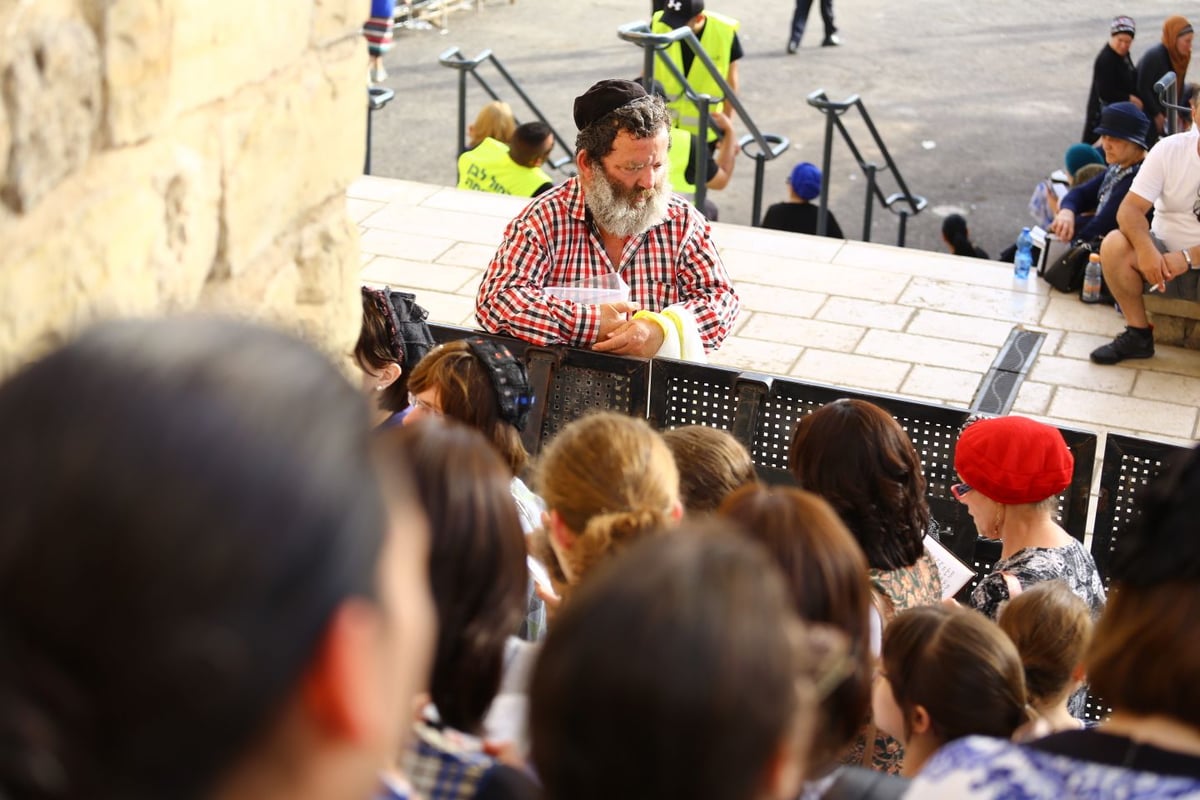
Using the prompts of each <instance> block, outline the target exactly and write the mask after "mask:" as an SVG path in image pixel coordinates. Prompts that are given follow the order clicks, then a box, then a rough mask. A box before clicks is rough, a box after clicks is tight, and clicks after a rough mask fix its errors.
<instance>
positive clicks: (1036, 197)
mask: <svg viewBox="0 0 1200 800" xmlns="http://www.w3.org/2000/svg"><path fill="white" fill-rule="evenodd" d="M1093 164H1094V165H1097V166H1100V167H1101V168H1103V164H1104V155H1103V154H1102V153H1101V152H1100V150H1099V149H1098V148H1096V147H1092V146H1091V145H1090V144H1080V143H1079V142H1076V143H1075V144H1073V145H1071V146H1070V147H1068V148H1067V152H1066V153H1065V154H1064V156H1063V165H1064V167H1065V169H1056V170H1054V172H1052V173H1050V176H1049V177H1048V178H1046V180H1044V181H1042V182H1041V183H1039V184H1038V185H1037V186H1035V187H1033V194H1032V195H1031V196H1030V198H1029V214H1030V215H1031V216H1032V217H1033V221H1034V222H1035V223H1036V224H1037V226H1038V227H1039V228H1043V229H1044V228H1049V227H1050V223H1052V222H1054V215H1055V214H1057V213H1058V204H1059V203H1061V202H1062V199H1063V198H1064V197H1066V196H1067V192H1069V191H1071V189H1073V188H1074V187H1076V186H1078V185H1079V184H1081V183H1083V182H1084V181H1085V180H1087V178H1085V177H1084V173H1083V172H1082V170H1084V169H1085V168H1086V167H1088V166H1090V165H1093ZM1088 177H1095V174H1094V173H1092V174H1089V175H1088ZM1013 249H1014V251H1015V249H1016V248H1013ZM1007 252H1008V251H1007V250H1006V251H1005V253H1007ZM1000 260H1001V261H1008V262H1012V256H1011V255H1008V256H1005V255H1004V254H1001V256H1000Z"/></svg>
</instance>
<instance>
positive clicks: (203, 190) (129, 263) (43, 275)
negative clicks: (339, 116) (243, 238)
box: [0, 143, 219, 373]
mask: <svg viewBox="0 0 1200 800" xmlns="http://www.w3.org/2000/svg"><path fill="white" fill-rule="evenodd" d="M218 176H219V172H218V170H217V168H216V165H215V164H212V163H209V162H207V161H206V160H205V158H204V156H203V155H202V154H200V153H197V152H196V151H193V150H190V149H188V148H186V147H183V146H181V145H178V144H174V143H152V144H147V145H143V146H141V147H136V148H124V149H122V150H119V151H111V152H108V153H106V154H104V155H101V156H98V157H95V158H93V159H91V160H90V161H89V162H88V164H87V165H86V166H85V167H84V168H83V169H81V170H80V171H79V172H78V173H76V174H75V175H73V176H72V177H71V178H70V179H69V180H67V181H65V182H63V183H62V184H61V185H59V186H58V187H57V188H55V190H54V191H53V192H52V193H51V194H49V195H47V197H46V201H45V202H44V203H43V204H42V205H41V206H39V207H38V208H37V209H35V210H34V211H32V212H31V213H30V214H28V215H25V216H24V217H22V218H21V220H20V223H19V224H18V225H12V226H11V227H10V229H8V230H6V231H5V233H4V235H3V236H0V297H4V298H5V303H4V305H3V306H2V307H0V373H3V372H7V371H9V370H10V369H11V368H12V367H13V366H15V365H16V364H17V363H19V360H21V359H24V358H28V357H29V356H30V354H31V353H34V352H36V350H37V347H38V344H37V343H38V342H47V341H54V340H53V338H52V337H53V336H57V335H66V334H69V333H70V332H73V331H74V330H76V329H77V328H78V327H79V326H81V325H83V324H86V323H88V322H91V321H93V320H95V319H99V318H102V317H107V316H114V315H117V316H119V315H125V314H135V313H138V314H146V313H158V312H162V311H169V310H180V309H187V308H191V307H193V306H194V305H195V303H196V301H197V299H198V298H199V296H200V292H201V289H202V288H203V286H204V283H205V281H206V280H207V279H208V274H209V271H210V268H211V264H212V262H213V258H214V256H215V253H216V244H217V234H218V231H217V224H218V214H217V203H218V198H219V184H218V183H217V178H218ZM64 219H67V220H70V225H69V226H64V225H63V220H64ZM48 337H50V338H48Z"/></svg>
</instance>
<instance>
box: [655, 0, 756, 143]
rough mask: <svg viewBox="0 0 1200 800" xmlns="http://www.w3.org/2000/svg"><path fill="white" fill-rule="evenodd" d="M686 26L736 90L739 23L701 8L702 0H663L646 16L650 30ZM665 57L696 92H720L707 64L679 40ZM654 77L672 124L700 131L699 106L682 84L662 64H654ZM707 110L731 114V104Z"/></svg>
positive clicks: (711, 134)
mask: <svg viewBox="0 0 1200 800" xmlns="http://www.w3.org/2000/svg"><path fill="white" fill-rule="evenodd" d="M684 26H687V27H689V28H691V29H692V33H694V34H695V35H696V38H697V39H699V40H700V46H701V47H702V48H704V52H705V53H707V54H708V57H709V58H710V59H712V62H713V64H714V65H716V67H717V71H718V72H720V73H721V77H722V78H724V79H725V82H726V83H727V84H729V88H730V89H732V90H733V92H734V93H735V94H736V93H737V91H738V65H737V62H738V59H740V58H741V57H742V44H741V42H740V41H738V35H737V30H738V27H739V26H740V23H739V22H738V21H737V20H736V19H733V18H732V17H727V16H725V15H724V14H718V13H716V12H715V11H705V10H704V0H666V4H665V6H664V8H663V10H662V11H658V12H656V13H655V14H654V16H653V17H651V18H650V30H651V32H653V33H668V32H670V31H673V30H675V29H676V28H682V27H684ZM666 55H667V58H669V59H671V61H673V62H674V63H675V65H676V66H677V67H678V68H679V71H680V72H682V73H683V74H684V76H686V77H687V81H688V84H689V85H690V86H691V87H692V89H693V90H694V91H695V92H697V93H699V94H707V95H710V96H712V97H722V96H724V94H725V93H724V92H723V91H722V90H721V87H720V85H719V84H718V83H717V81H716V80H715V79H714V78H713V76H712V73H711V72H709V70H708V67H706V66H705V65H704V63H703V62H702V61H701V60H700V59H698V58H696V57H695V54H694V53H693V52H692V49H691V47H688V46H686V45H684V44H682V43H680V42H676V43H675V44H672V45H671V46H670V47H668V48H667V50H666ZM654 78H655V79H656V80H659V81H661V82H662V85H663V89H664V90H665V91H666V93H667V108H668V109H669V110H670V112H671V116H672V117H673V118H674V120H675V126H676V127H678V128H683V129H684V130H688V131H691V132H692V133H694V134H699V133H700V109H699V108H697V107H696V104H695V103H693V102H692V101H691V100H689V99H688V97H687V94H686V93H685V92H684V87H683V84H682V83H680V82H679V79H678V78H676V77H675V75H674V73H673V72H672V71H671V70H670V69H669V68H668V67H666V66H664V65H657V66H656V67H655V70H654ZM710 111H714V112H716V111H724V112H725V113H726V114H728V115H729V116H730V117H732V116H733V106H732V105H731V104H729V103H724V102H722V103H717V104H716V105H713V106H711V107H710ZM718 135H719V134H718V131H717V129H716V128H715V127H714V126H710V127H709V129H708V141H709V142H714V141H716V139H717V137H718Z"/></svg>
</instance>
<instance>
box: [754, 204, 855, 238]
mask: <svg viewBox="0 0 1200 800" xmlns="http://www.w3.org/2000/svg"><path fill="white" fill-rule="evenodd" d="M817 211H818V206H816V205H814V204H813V203H776V204H775V205H773V206H771V207H770V208H768V209H767V216H766V217H764V218H763V222H762V226H763V227H764V228H771V229H773V230H777V231H792V232H793V233H811V234H815V233H816V232H817ZM825 235H826V236H828V237H830V238H833V239H845V238H846V237H845V235H844V234H843V233H842V226H841V225H838V221H837V218H836V217H834V216H833V212H832V211H830V212H829V213H828V215H826V217H825Z"/></svg>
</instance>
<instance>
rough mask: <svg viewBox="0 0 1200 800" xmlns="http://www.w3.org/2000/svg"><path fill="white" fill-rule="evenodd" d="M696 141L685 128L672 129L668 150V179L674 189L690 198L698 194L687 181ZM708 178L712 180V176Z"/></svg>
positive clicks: (693, 186)
mask: <svg viewBox="0 0 1200 800" xmlns="http://www.w3.org/2000/svg"><path fill="white" fill-rule="evenodd" d="M695 140H696V137H695V135H694V134H692V133H691V132H690V131H685V130H684V129H683V128H671V144H670V148H669V149H668V150H667V167H668V169H667V177H668V178H669V179H670V181H671V188H672V189H674V190H675V191H676V192H678V193H679V194H686V195H688V196H689V197H690V196H691V195H693V194H695V193H696V187H695V185H694V184H691V183H688V179H687V165H688V159H689V158H691V150H692V147H693V146H694V145H693V142H695ZM708 177H709V178H710V179H711V178H712V175H709V176H708Z"/></svg>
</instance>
